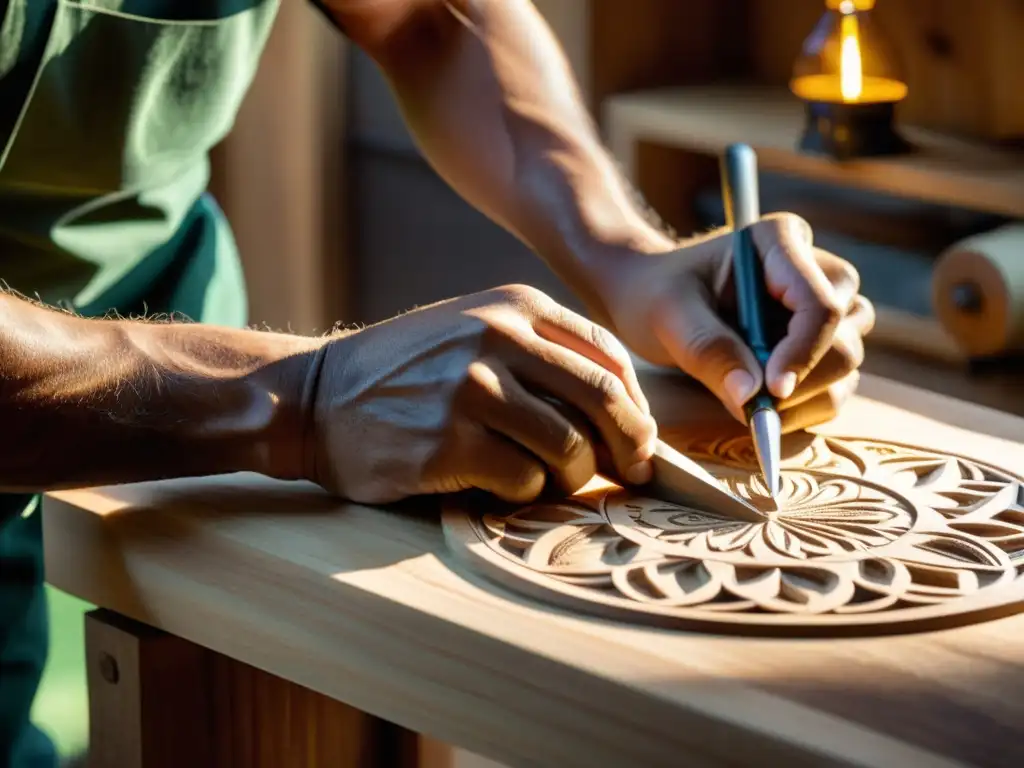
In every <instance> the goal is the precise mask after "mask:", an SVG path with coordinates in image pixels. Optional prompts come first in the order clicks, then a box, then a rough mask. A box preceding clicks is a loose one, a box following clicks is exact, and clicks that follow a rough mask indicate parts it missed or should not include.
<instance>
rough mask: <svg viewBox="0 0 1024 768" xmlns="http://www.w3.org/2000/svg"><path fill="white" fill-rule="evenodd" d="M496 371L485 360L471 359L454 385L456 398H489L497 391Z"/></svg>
mask: <svg viewBox="0 0 1024 768" xmlns="http://www.w3.org/2000/svg"><path fill="white" fill-rule="evenodd" d="M498 386H499V385H498V373H497V371H495V369H494V368H493V367H492V366H491V364H490V363H489V362H487V361H486V360H473V361H472V362H470V363H469V365H467V366H466V367H465V369H464V370H463V372H462V376H461V377H460V378H459V380H458V383H457V385H456V399H457V400H458V401H460V402H478V401H481V400H483V399H490V398H491V397H492V396H493V395H494V393H495V392H496V391H498Z"/></svg>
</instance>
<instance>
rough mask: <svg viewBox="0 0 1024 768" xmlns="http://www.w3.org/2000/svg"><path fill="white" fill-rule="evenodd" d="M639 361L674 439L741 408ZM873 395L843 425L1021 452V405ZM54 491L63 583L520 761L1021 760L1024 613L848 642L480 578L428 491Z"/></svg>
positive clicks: (871, 386)
mask: <svg viewBox="0 0 1024 768" xmlns="http://www.w3.org/2000/svg"><path fill="white" fill-rule="evenodd" d="M643 376H644V379H643V380H644V386H645V389H646V391H647V393H648V396H649V398H650V399H651V401H652V403H653V406H654V409H655V413H656V415H657V416H658V417H659V421H660V423H661V424H662V436H663V437H665V439H666V440H669V441H671V440H672V439H673V435H675V436H677V437H678V435H680V434H685V433H687V432H688V431H689V430H691V429H692V428H695V427H696V426H698V425H701V424H703V425H704V426H705V427H706V426H707V425H708V424H709V423H710V422H715V421H716V420H717V423H719V424H726V423H728V422H727V421H722V419H723V416H724V414H722V412H721V411H720V410H715V409H713V408H710V407H709V406H708V402H707V401H702V400H701V399H700V398H697V397H695V396H694V395H693V394H692V390H689V389H687V388H685V387H682V386H681V385H680V384H679V379H678V378H676V377H674V376H671V377H670V376H661V375H658V374H655V373H652V372H645V373H644V374H643ZM861 392H862V397H860V398H858V399H856V400H855V401H854V402H853V403H852V404H850V405H849V406H848V407H847V408H846V409H845V410H844V412H843V414H842V415H841V416H840V418H839V419H837V420H836V422H834V423H833V424H831V425H830V426H829V431H832V432H833V433H835V434H849V435H858V434H859V435H862V436H867V437H877V438H881V439H897V440H912V441H913V442H914V443H917V444H921V445H931V446H935V447H946V448H950V447H952V448H955V449H956V451H957V452H958V453H960V454H964V455H968V456H973V457H974V458H976V459H978V460H980V461H990V462H992V463H997V464H998V465H1000V466H1003V467H1007V468H1009V469H1013V470H1017V471H1020V469H1021V468H1022V467H1024V445H1022V443H1024V419H1019V418H1014V417H1010V416H1007V415H1006V414H1002V413H997V412H995V411H990V410H987V409H984V408H980V407H977V406H971V405H968V404H964V403H960V402H958V401H954V400H950V399H948V398H944V397H942V396H940V395H935V394H932V393H927V392H924V391H922V390H917V389H913V388H910V387H906V386H902V385H898V384H894V383H892V382H888V381H885V380H881V379H876V378H873V377H870V376H867V375H865V376H864V377H863V382H862V387H861ZM44 508H45V511H44V515H45V517H44V523H45V537H46V544H47V552H46V555H47V562H46V566H47V576H48V578H49V580H50V581H51V582H52V583H53V584H55V585H56V586H58V587H60V588H61V589H65V590H67V591H69V592H71V593H73V594H76V595H78V596H80V597H82V598H84V599H86V600H89V601H92V602H94V603H95V604H98V605H100V606H102V607H105V608H109V609H111V610H114V611H117V612H119V613H122V614H125V615H127V616H130V617H133V618H135V619H138V620H140V621H144V622H146V623H148V624H151V625H153V626H156V627H159V628H161V629H163V630H166V631H168V632H171V633H173V634H176V635H178V636H180V637H183V638H185V639H187V640H190V641H192V642H195V643H198V644H200V645H203V646H205V647H208V648H210V649H212V650H215V651H217V652H218V653H222V654H224V655H226V656H229V657H231V658H234V659H236V660H238V661H241V662H243V663H246V664H251V665H253V666H255V667H257V668H260V669H263V670H265V671H268V672H271V673H273V674H275V675H278V676H280V677H282V678H284V679H286V680H289V681H292V682H295V683H297V684H299V685H303V686H306V687H309V688H311V689H313V690H315V691H318V692H320V693H323V694H325V695H327V696H330V697H332V698H335V699H337V700H339V701H342V702H344V703H346V704H349V705H351V706H354V707H357V708H358V709H361V710H364V711H367V712H369V713H370V714H373V715H376V716H378V717H384V718H386V719H389V720H391V721H393V722H395V723H397V724H399V725H402V726H404V727H407V728H409V729H412V730H414V731H417V732H420V733H424V734H426V735H428V736H430V737H432V738H435V739H440V740H442V741H445V742H447V743H451V744H455V745H458V746H459V747H462V748H465V749H468V750H471V751H473V752H475V753H477V754H479V755H482V756H484V757H487V758H489V759H492V760H497V761H499V762H501V763H504V764H506V765H509V766H552V765H557V766H566V767H567V768H571V767H572V766H593V765H602V766H639V765H642V766H663V765H664V766H685V765H709V764H712V765H786V766H800V765H873V766H887V767H888V766H897V765H898V766H945V765H980V766H1002V765H1005V766H1016V765H1020V764H1021V763H1022V762H1024V741H1022V740H1021V739H1020V731H1021V723H1024V698H1022V697H1021V696H1020V691H1021V690H1022V688H1024V645H1022V644H1021V642H1020V638H1021V637H1022V636H1024V617H1013V618H1007V619H1001V620H998V621H993V622H989V623H984V624H980V625H976V626H970V627H965V628H961V629H955V630H947V631H944V632H937V633H929V634H923V635H909V636H899V637H887V638H869V639H858V640H843V641H838V640H828V639H826V640H801V641H792V640H778V639H758V638H736V637H719V636H708V635H699V634H689V633H686V632H681V631H666V630H662V629H654V628H638V627H634V626H630V625H628V624H624V623H615V622H612V621H606V620H601V619H597V618H590V617H587V616H583V615H574V614H571V613H568V612H565V611H560V610H556V609H552V608H550V607H548V606H546V605H545V604H543V603H541V602H536V601H533V600H530V599H527V598H524V597H519V596H517V595H515V594H513V593H511V592H508V591H505V590H503V589H501V588H500V587H495V586H492V585H490V584H489V583H487V582H485V581H483V580H477V579H475V578H473V577H472V576H466V575H463V573H462V571H461V570H460V569H459V568H458V566H457V565H455V564H454V563H453V560H452V558H451V556H450V555H449V553H448V551H447V549H446V546H445V542H444V539H443V536H442V532H441V528H440V525H439V521H438V513H437V509H436V506H434V505H412V506H411V507H409V508H403V509H392V510H387V511H385V510H379V509H371V508H367V507H363V506H360V505H355V504H343V503H339V502H337V501H335V500H332V499H330V498H327V497H326V496H325V495H324V494H322V493H321V492H320V491H319V490H317V489H314V488H312V487H311V486H308V485H305V484H288V483H276V482H272V481H269V480H265V479H262V478H258V477H251V476H244V475H243V476H228V477H222V478H210V479H202V480H189V481H176V482H167V483H154V484H141V485H134V486H122V487H116V488H103V489H90V490H80V491H68V492H63V493H59V494H54V495H52V496H49V497H48V498H47V499H46V502H45V504H44Z"/></svg>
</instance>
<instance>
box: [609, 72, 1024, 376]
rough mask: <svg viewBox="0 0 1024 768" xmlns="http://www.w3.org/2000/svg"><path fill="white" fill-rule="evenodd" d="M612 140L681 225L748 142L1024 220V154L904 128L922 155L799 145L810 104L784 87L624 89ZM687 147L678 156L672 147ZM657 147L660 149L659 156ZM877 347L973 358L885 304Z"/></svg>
mask: <svg viewBox="0 0 1024 768" xmlns="http://www.w3.org/2000/svg"><path fill="white" fill-rule="evenodd" d="M603 118H604V120H603V122H604V129H605V132H606V135H607V140H608V145H609V147H610V148H611V151H612V153H613V154H614V155H615V157H616V159H617V160H618V161H619V162H620V163H621V164H622V166H623V170H624V172H625V174H626V175H627V177H628V178H629V179H630V180H631V181H632V182H633V183H634V184H636V185H637V186H638V188H639V190H640V192H641V193H642V194H643V195H644V196H645V198H646V199H647V200H648V202H649V203H650V204H651V205H652V207H653V208H654V209H655V210H656V211H657V212H658V213H659V214H660V215H662V216H665V217H666V219H667V220H668V223H669V224H671V225H672V226H676V227H677V228H680V229H681V230H682V231H684V232H685V231H687V229H690V228H692V227H691V225H696V222H693V221H690V220H688V219H687V216H686V214H685V213H684V211H685V210H686V209H688V207H689V206H690V204H691V203H692V195H693V194H694V193H695V192H696V191H697V190H698V189H699V186H700V185H701V184H704V183H708V182H709V181H711V180H713V179H714V177H715V176H717V160H716V159H715V158H716V157H717V155H719V154H720V153H721V152H722V150H723V149H724V148H725V147H726V146H727V145H728V144H731V143H733V142H738V141H742V142H745V143H747V144H750V145H751V146H752V147H754V148H755V149H756V150H757V153H758V161H759V165H760V167H761V169H762V170H764V171H770V172H775V173H784V174H790V175H794V176H799V177H801V178H805V179H812V180H817V181H821V182H824V183H829V184H839V185H843V186H847V187H857V188H861V189H865V190H870V191H874V192H880V193H886V194H890V195H895V196H900V197H905V198H912V199H916V200H922V201H927V202H931V203H938V204H944V205H951V206H957V207H961V208H967V209H973V210H978V211H984V212H987V213H994V214H1000V215H1005V216H1011V217H1013V216H1019V217H1022V218H1024V154H1020V153H1014V152H1009V151H1002V150H998V149H994V148H991V147H987V146H984V145H979V144H972V143H970V142H967V141H964V140H960V139H953V138H950V137H947V136H940V135H938V134H935V133H931V132H926V131H921V130H915V129H912V128H904V129H903V132H904V134H905V135H906V137H907V138H908V139H910V140H911V141H912V142H913V143H914V145H915V147H916V148H917V150H916V151H915V152H914V153H913V154H909V155H905V156H900V157H890V158H878V159H864V160H856V161H850V162H844V163H840V162H836V161H834V160H831V159H829V158H826V157H821V156H816V155H810V154H804V153H802V152H800V151H798V150H797V149H796V147H797V142H798V139H799V136H800V132H801V131H802V129H803V124H804V110H803V106H802V105H801V103H800V102H799V101H798V100H797V99H795V98H794V97H793V96H792V95H790V94H789V92H788V91H786V90H785V89H776V88H765V87H749V86H698V87H692V88H673V89H661V90H653V91H645V92H636V93H629V94H622V95H617V96H613V97H611V98H609V99H608V100H606V102H605V105H604V114H603ZM666 149H667V150H669V151H673V150H682V153H678V152H677V156H675V157H673V156H671V155H668V154H666V153H665V150H666ZM652 151H653V154H652ZM876 312H877V322H876V324H875V330H874V332H873V333H872V334H871V337H870V340H871V343H872V345H877V346H886V347H897V348H901V349H907V350H911V351H914V352H916V353H918V354H921V355H923V356H925V357H928V358H930V359H932V360H937V361H940V362H942V363H944V364H954V365H962V364H964V363H966V361H967V358H966V355H965V354H964V353H963V352H962V351H961V350H960V348H959V347H958V346H957V344H956V343H955V341H954V340H953V339H952V338H951V337H950V336H949V335H948V334H947V333H946V332H945V331H944V330H943V329H942V328H941V326H939V324H938V323H937V322H936V321H935V320H934V319H933V318H929V317H919V316H917V315H912V314H909V313H907V312H905V311H902V310H899V309H895V308H891V307H886V306H876Z"/></svg>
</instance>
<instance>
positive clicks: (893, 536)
mask: <svg viewBox="0 0 1024 768" xmlns="http://www.w3.org/2000/svg"><path fill="white" fill-rule="evenodd" d="M677 447H679V448H680V449H681V450H683V451H684V452H685V453H687V454H688V455H690V456H692V457H693V458H694V459H696V460H697V461H700V462H701V463H702V464H704V466H706V467H707V468H708V469H709V470H710V471H711V472H712V473H713V474H715V476H716V477H718V478H719V480H720V481H721V482H722V483H724V484H725V485H727V486H728V487H729V488H731V489H732V490H733V492H735V493H737V494H739V495H741V496H743V497H745V498H748V499H750V500H751V501H752V502H753V503H755V504H757V505H759V508H762V509H763V510H764V519H763V521H761V522H757V523H749V522H741V521H736V520H732V519H728V518H725V517H722V516H720V515H716V514H715V513H713V512H709V511H708V510H703V509H690V508H686V507H682V506H679V505H676V504H670V503H665V502H661V501H658V500H655V499H649V498H643V497H640V496H636V495H633V494H632V493H630V492H628V491H625V490H623V489H621V488H618V487H617V486H613V485H610V484H609V485H605V486H603V487H598V488H594V489H589V490H587V491H586V492H585V493H581V494H579V495H577V496H575V497H573V498H571V499H568V500H562V501H551V502H541V503H537V504H534V505H531V506H528V507H525V508H522V509H519V510H516V511H513V512H512V513H511V514H494V513H489V512H486V511H482V510H473V509H456V508H453V509H450V510H448V511H447V512H446V514H445V531H446V536H447V539H448V542H449V544H450V546H451V547H452V548H453V550H454V551H455V552H456V554H458V555H460V556H461V557H462V558H463V559H464V560H466V561H467V562H468V563H469V564H470V565H471V566H472V567H474V568H477V569H481V570H482V572H483V573H485V574H487V575H488V576H490V577H491V578H495V579H497V580H498V581H500V582H501V583H502V584H504V585H505V586H509V587H511V588H513V589H517V590H520V591H526V592H528V593H530V594H532V595H534V596H535V597H539V598H540V599H543V600H547V601H550V602H552V603H556V604H559V605H561V606H563V607H568V608H570V609H572V610H576V611H580V612H585V613H596V614H598V615H603V616H608V617H615V618H624V619H627V620H636V621H645V622H655V623H659V624H664V625H669V626H679V627H685V628H688V629H706V630H712V631H730V632H746V633H757V634H827V633H836V634H851V633H865V632H869V633H878V632H892V631H907V630H914V629H930V628H937V627H942V626H946V625H950V624H955V623H963V622H967V621H972V620H981V619H984V618H989V617H994V616H998V615H1004V614H1006V613H1011V612H1015V611H1017V610H1020V609H1021V608H1024V603H1022V600H1024V506H1022V493H1021V483H1022V482H1024V479H1022V478H1021V477H1019V476H1017V475H1015V474H1013V473H1011V472H1008V471H1006V470H1003V469H1000V468H999V467H996V466H991V465H989V464H985V463H982V462H979V461H975V460H973V459H967V458H963V457H959V456H955V455H952V454H947V453H942V452H939V451H935V450H930V449H927V448H920V447H915V446H910V445H901V444H897V443H890V442H881V441H875V440H867V439H860V438H837V437H813V438H812V437H810V436H805V439H804V440H803V442H802V444H800V445H799V446H797V447H796V448H794V447H793V445H792V444H790V446H789V449H790V455H789V456H788V457H787V458H786V460H785V469H784V472H783V478H782V484H783V487H782V492H781V494H780V497H779V502H780V503H779V508H778V510H770V509H769V505H765V504H763V498H764V497H763V496H762V488H761V479H760V476H759V474H758V473H757V470H756V462H755V460H754V456H753V452H752V449H751V445H750V441H749V439H748V438H746V437H738V438H730V439H693V440H691V441H690V442H689V443H688V444H684V445H679V446H677Z"/></svg>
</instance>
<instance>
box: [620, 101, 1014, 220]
mask: <svg viewBox="0 0 1024 768" xmlns="http://www.w3.org/2000/svg"><path fill="white" fill-rule="evenodd" d="M603 118H604V125H605V130H606V133H607V137H608V143H609V146H610V147H611V149H612V152H613V153H614V154H615V155H616V157H617V159H618V160H619V162H621V163H622V164H623V165H624V166H625V170H626V173H627V174H628V175H630V177H631V178H633V179H634V180H635V173H634V165H635V161H634V155H635V147H636V144H637V142H639V141H644V142H651V143H656V144H660V145H662V146H668V147H673V148H677V149H684V150H690V151H692V152H695V153H698V154H707V155H717V154H718V153H720V152H721V151H722V150H723V149H724V148H725V147H726V146H727V145H728V144H731V143H733V142H745V143H747V144H750V145H751V146H752V147H754V149H755V150H756V151H757V153H758V161H759V165H760V166H761V168H762V169H763V170H766V171H774V172H778V173H791V174H796V175H799V176H801V177H804V178H809V179H816V180H819V181H822V182H828V183H836V184H843V185H846V186H851V187H859V188H862V189H867V190H872V191H876V192H884V193H888V194H892V195H897V196H901V197H908V198H914V199H918V200H923V201H929V202H933V203H939V204H944V205H951V206H958V207H962V208H968V209H973V210H978V211H985V212H988V213H995V214H999V215H1004V216H1010V217H1021V218H1024V153H1021V152H1015V151H1010V150H1002V149H997V148H994V147H990V146H986V145H983V144H977V143H972V142H968V141H965V140H961V139H957V138H952V137H949V136H944V135H940V134H936V133H933V132H929V131H923V130H920V129H914V128H912V127H903V128H901V131H902V132H903V134H904V136H905V137H906V138H907V139H908V140H909V141H911V142H912V143H913V144H914V146H915V147H916V151H915V152H913V153H911V154H907V155H903V156H899V157H889V158H879V159H862V160H854V161H847V162H837V161H834V160H831V159H829V158H826V157H820V156H815V155H810V154H805V153H803V152H800V151H799V150H797V148H796V147H797V142H798V140H799V137H800V133H801V131H802V129H803V124H804V108H803V105H802V104H801V103H800V102H799V101H798V100H797V99H796V98H795V97H794V96H792V95H791V94H790V93H789V92H788V91H787V90H785V89H777V88H765V87H756V86H754V87H750V86H706V87H692V88H671V89H661V90H654V91H645V92H637V93H627V94H620V95H616V96H613V97H611V98H609V99H608V100H606V101H605V104H604V114H603Z"/></svg>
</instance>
